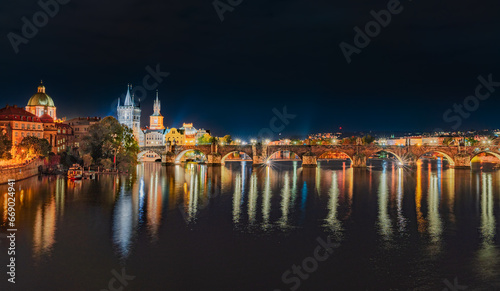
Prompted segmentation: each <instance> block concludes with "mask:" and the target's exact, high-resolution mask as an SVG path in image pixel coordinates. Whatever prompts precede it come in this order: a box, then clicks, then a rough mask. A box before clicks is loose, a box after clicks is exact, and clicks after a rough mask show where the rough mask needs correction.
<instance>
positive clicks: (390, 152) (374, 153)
mask: <svg viewBox="0 0 500 291" xmlns="http://www.w3.org/2000/svg"><path fill="white" fill-rule="evenodd" d="M382 152H386V153H389V154H391V155H393V156H394V157H396V159H397V160H398V163H399V165H400V166H402V165H404V160H403V158H402V157H401V156H399V155H398V154H397V153H396V152H394V151H392V150H390V149H389V150H388V149H386V148H381V149H377V150H376V151H374V152H372V153H370V155H368V156H367V157H366V158H367V159H368V158H370V157H372V156H373V155H376V154H379V153H382Z"/></svg>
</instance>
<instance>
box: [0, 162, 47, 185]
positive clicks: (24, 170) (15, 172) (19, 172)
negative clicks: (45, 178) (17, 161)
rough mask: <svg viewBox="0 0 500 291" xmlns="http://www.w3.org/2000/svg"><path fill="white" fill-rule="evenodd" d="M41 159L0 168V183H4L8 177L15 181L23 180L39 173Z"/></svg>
mask: <svg viewBox="0 0 500 291" xmlns="http://www.w3.org/2000/svg"><path fill="white" fill-rule="evenodd" d="M43 165H44V162H43V159H34V160H32V161H30V162H29V163H27V164H25V165H20V166H14V167H2V168H0V185H1V184H5V183H7V182H8V181H9V179H14V180H16V181H19V180H24V179H27V178H30V177H33V176H36V175H38V174H39V173H40V170H39V168H40V166H42V167H43Z"/></svg>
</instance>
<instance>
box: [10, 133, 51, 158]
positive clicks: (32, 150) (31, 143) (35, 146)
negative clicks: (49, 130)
mask: <svg viewBox="0 0 500 291" xmlns="http://www.w3.org/2000/svg"><path fill="white" fill-rule="evenodd" d="M18 148H19V149H21V151H24V155H27V154H33V155H40V156H44V157H47V156H49V153H50V151H51V150H52V146H51V145H50V143H49V141H48V140H46V139H44V138H38V137H36V136H27V137H25V138H23V140H22V141H21V142H20V143H19V146H18Z"/></svg>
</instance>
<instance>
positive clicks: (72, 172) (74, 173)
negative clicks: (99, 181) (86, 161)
mask: <svg viewBox="0 0 500 291" xmlns="http://www.w3.org/2000/svg"><path fill="white" fill-rule="evenodd" d="M68 178H69V179H70V180H73V181H74V180H81V179H82V178H83V170H82V167H81V166H80V165H78V164H73V166H72V167H71V168H69V170H68Z"/></svg>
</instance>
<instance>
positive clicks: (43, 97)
mask: <svg viewBox="0 0 500 291" xmlns="http://www.w3.org/2000/svg"><path fill="white" fill-rule="evenodd" d="M28 106H48V107H55V105H54V101H53V100H52V98H50V96H49V95H47V94H46V93H45V86H43V85H40V86H38V92H37V93H36V94H35V95H33V96H31V98H30V100H29V101H28Z"/></svg>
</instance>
